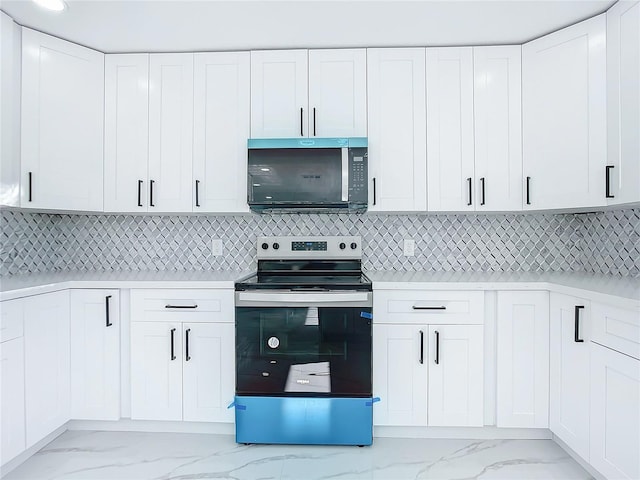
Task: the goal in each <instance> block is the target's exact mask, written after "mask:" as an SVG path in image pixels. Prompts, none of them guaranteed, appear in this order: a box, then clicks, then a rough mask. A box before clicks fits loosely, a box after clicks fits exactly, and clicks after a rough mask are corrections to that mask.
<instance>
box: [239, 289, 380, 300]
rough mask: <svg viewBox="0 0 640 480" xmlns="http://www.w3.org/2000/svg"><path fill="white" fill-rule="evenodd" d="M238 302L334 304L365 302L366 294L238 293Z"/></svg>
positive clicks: (367, 294) (367, 295) (367, 297)
mask: <svg viewBox="0 0 640 480" xmlns="http://www.w3.org/2000/svg"><path fill="white" fill-rule="evenodd" d="M238 300H240V301H243V302H263V303H336V302H366V301H367V300H369V293H368V292H326V293H323V292H317V293H309V292H300V293H297V292H286V293H283V292H277V293H276V292H273V291H271V292H264V293H263V292H238Z"/></svg>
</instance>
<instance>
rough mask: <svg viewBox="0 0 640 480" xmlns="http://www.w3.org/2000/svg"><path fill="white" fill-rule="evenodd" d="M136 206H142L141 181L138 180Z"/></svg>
mask: <svg viewBox="0 0 640 480" xmlns="http://www.w3.org/2000/svg"><path fill="white" fill-rule="evenodd" d="M138 206H139V207H141V206H142V180H138Z"/></svg>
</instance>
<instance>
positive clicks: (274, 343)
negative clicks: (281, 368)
mask: <svg viewBox="0 0 640 480" xmlns="http://www.w3.org/2000/svg"><path fill="white" fill-rule="evenodd" d="M267 345H269V347H271V348H278V347H279V346H280V340H278V337H270V338H269V340H267Z"/></svg>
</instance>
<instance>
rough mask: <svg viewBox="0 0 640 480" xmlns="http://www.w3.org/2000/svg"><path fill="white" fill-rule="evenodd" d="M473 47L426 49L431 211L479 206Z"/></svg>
mask: <svg viewBox="0 0 640 480" xmlns="http://www.w3.org/2000/svg"><path fill="white" fill-rule="evenodd" d="M473 148H474V145H473V49H472V48H471V47H463V48H427V182H428V188H427V192H428V201H427V203H428V205H429V210H430V211H443V210H444V211H465V210H474V208H475V205H474V202H473V198H474V189H473V179H474V165H473V163H474V153H473Z"/></svg>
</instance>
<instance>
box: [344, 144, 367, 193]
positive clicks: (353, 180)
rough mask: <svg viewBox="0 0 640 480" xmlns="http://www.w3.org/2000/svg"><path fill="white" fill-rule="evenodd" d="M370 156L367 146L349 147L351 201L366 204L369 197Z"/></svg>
mask: <svg viewBox="0 0 640 480" xmlns="http://www.w3.org/2000/svg"><path fill="white" fill-rule="evenodd" d="M368 160H369V158H368V153H367V147H355V148H354V147H352V148H350V149H349V202H351V203H364V204H366V203H367V201H368V198H369V194H368V190H367V186H368V183H369V169H368V165H369V161H368Z"/></svg>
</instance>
